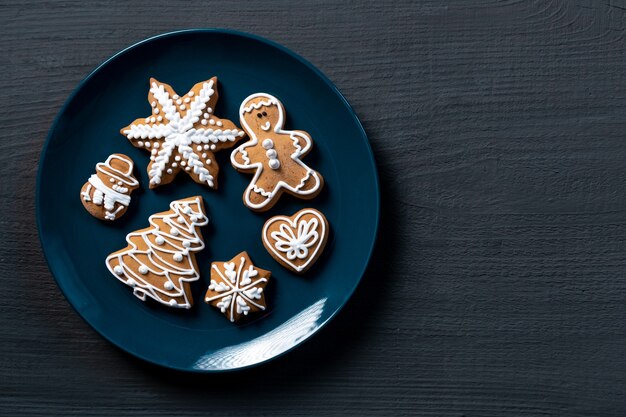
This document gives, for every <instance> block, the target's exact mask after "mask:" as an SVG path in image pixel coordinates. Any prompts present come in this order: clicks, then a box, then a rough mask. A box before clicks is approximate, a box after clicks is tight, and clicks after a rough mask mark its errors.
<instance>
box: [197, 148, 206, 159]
mask: <svg viewBox="0 0 626 417" xmlns="http://www.w3.org/2000/svg"><path fill="white" fill-rule="evenodd" d="M198 147H199V146H198ZM198 150H200V149H198ZM202 157H203V158H206V152H205V153H203V154H202Z"/></svg>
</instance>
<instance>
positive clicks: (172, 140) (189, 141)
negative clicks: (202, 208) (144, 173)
mask: <svg viewBox="0 0 626 417" xmlns="http://www.w3.org/2000/svg"><path fill="white" fill-rule="evenodd" d="M217 99H218V93H217V77H213V78H211V79H209V80H207V81H202V82H199V83H197V84H196V85H194V86H193V88H192V89H191V90H190V91H189V92H188V93H187V94H185V95H184V96H182V97H180V96H178V95H177V94H176V92H175V91H174V90H173V89H172V87H170V86H169V85H167V84H165V83H161V82H159V81H157V80H155V79H154V78H151V79H150V91H149V93H148V101H149V102H150V106H152V114H151V115H150V116H148V117H146V118H141V119H137V120H135V121H134V122H133V123H131V124H130V125H128V126H126V127H124V128H122V129H121V130H120V132H121V133H122V134H123V135H124V136H126V137H127V138H128V139H129V140H130V141H131V143H132V144H133V145H134V146H135V147H137V148H144V149H146V150H147V151H149V152H150V153H151V156H150V163H149V164H148V176H149V177H150V188H155V187H157V186H159V185H163V184H168V183H170V182H172V181H173V180H174V178H175V177H176V175H177V174H178V173H179V172H180V171H185V172H186V173H187V174H189V176H191V178H192V179H193V180H194V181H195V182H197V183H199V184H205V185H208V186H209V187H211V188H214V189H216V188H217V174H218V171H219V167H218V165H217V163H216V162H215V155H214V153H215V152H217V151H219V150H222V149H226V148H231V147H232V146H234V145H235V143H236V142H237V141H238V140H239V139H241V138H242V137H243V136H244V135H245V133H244V132H243V131H241V130H239V129H237V127H236V126H235V125H234V124H233V122H231V121H230V120H227V119H220V118H218V117H216V116H215V115H214V114H213V111H214V109H215V105H216V104H217Z"/></svg>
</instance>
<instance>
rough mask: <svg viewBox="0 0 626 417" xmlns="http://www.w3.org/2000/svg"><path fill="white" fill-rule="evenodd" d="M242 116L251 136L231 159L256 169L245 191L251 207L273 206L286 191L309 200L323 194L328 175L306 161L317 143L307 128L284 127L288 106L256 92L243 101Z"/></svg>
mask: <svg viewBox="0 0 626 417" xmlns="http://www.w3.org/2000/svg"><path fill="white" fill-rule="evenodd" d="M239 117H240V122H241V126H242V128H243V129H244V130H245V132H246V133H247V134H248V136H249V137H250V140H248V141H247V142H245V143H243V144H242V145H240V146H239V147H237V148H236V149H235V150H234V151H233V152H232V154H231V156H230V159H231V163H232V164H233V166H234V167H235V169H237V170H238V171H242V172H248V173H254V178H253V179H252V181H251V182H250V185H248V188H246V191H245V192H244V195H243V202H244V204H245V205H246V206H247V207H248V208H250V209H252V210H255V211H266V210H269V209H270V208H272V206H273V205H274V204H276V202H277V201H278V199H279V197H280V195H281V194H282V193H283V192H287V193H289V194H293V195H294V196H296V197H299V198H302V199H307V200H308V199H311V198H314V197H315V196H316V195H318V194H319V192H320V191H321V190H322V187H323V185H324V179H323V178H322V176H321V175H320V174H319V173H318V172H317V171H314V170H313V169H311V168H309V167H308V166H307V165H305V164H304V162H302V158H303V157H304V156H305V155H306V154H307V153H308V152H309V151H310V150H311V148H312V146H313V142H312V140H311V137H310V136H309V134H308V133H307V132H304V131H300V130H283V124H284V121H285V109H284V108H283V105H282V103H281V102H280V101H279V100H278V99H277V98H276V97H274V96H272V95H269V94H265V93H257V94H252V95H251V96H249V97H248V98H246V99H245V100H244V101H243V103H241V107H240V109H239Z"/></svg>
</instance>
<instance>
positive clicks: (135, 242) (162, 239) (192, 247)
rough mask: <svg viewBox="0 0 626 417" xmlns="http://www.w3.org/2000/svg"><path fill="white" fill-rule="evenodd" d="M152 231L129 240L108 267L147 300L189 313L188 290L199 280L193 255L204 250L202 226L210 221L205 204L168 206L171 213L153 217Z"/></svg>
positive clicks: (190, 200)
mask: <svg viewBox="0 0 626 417" xmlns="http://www.w3.org/2000/svg"><path fill="white" fill-rule="evenodd" d="M148 221H149V222H150V227H148V228H146V229H142V230H138V231H136V232H132V233H129V234H128V235H127V236H126V241H127V242H128V246H127V247H126V248H124V249H122V250H119V251H117V252H114V253H112V254H111V255H109V256H108V257H107V259H106V266H107V268H108V269H109V271H110V272H111V274H113V276H114V277H115V278H117V279H118V280H120V281H121V282H123V283H124V284H126V285H128V286H129V287H131V288H132V289H133V294H134V295H135V296H136V297H137V298H139V299H140V300H142V301H145V300H146V296H147V297H150V298H152V299H154V300H156V301H158V302H159V303H162V304H164V305H166V306H170V307H175V308H187V309H188V308H191V306H192V305H193V299H192V296H191V292H190V288H189V286H190V285H189V284H190V283H191V282H193V281H197V280H198V279H199V278H200V275H199V273H198V266H197V265H196V258H195V252H199V251H201V250H202V249H203V248H204V241H203V239H202V234H201V233H200V226H204V225H206V224H207V223H208V222H209V220H208V218H207V216H206V215H205V212H204V206H203V203H202V198H201V197H199V196H196V197H190V198H185V199H183V200H177V201H173V202H172V203H170V209H169V210H168V211H165V212H162V213H157V214H153V215H152V216H150V218H149V219H148Z"/></svg>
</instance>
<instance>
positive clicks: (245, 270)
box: [204, 251, 272, 322]
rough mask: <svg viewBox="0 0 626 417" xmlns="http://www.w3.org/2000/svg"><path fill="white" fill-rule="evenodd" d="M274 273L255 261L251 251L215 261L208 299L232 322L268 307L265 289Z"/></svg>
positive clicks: (207, 301)
mask: <svg viewBox="0 0 626 417" xmlns="http://www.w3.org/2000/svg"><path fill="white" fill-rule="evenodd" d="M271 274H272V273H271V272H270V271H266V270H265V269H261V268H258V267H256V266H254V265H253V264H252V261H251V260H250V257H249V256H248V253H247V252H245V251H244V252H241V253H240V254H238V255H237V256H235V257H234V258H233V259H231V260H230V261H227V262H213V263H212V264H211V285H209V289H208V290H207V292H206V295H205V296H204V301H205V302H206V303H208V304H210V305H212V306H213V307H217V308H219V309H220V311H221V312H222V313H224V315H225V316H226V317H227V318H228V320H230V321H231V322H234V321H237V320H239V319H241V318H243V317H244V316H247V315H248V314H249V313H255V312H257V311H262V310H265V308H266V305H265V294H264V293H263V290H264V289H265V286H266V285H267V282H268V280H269V278H270V275H271Z"/></svg>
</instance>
